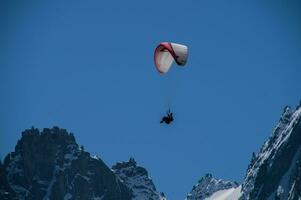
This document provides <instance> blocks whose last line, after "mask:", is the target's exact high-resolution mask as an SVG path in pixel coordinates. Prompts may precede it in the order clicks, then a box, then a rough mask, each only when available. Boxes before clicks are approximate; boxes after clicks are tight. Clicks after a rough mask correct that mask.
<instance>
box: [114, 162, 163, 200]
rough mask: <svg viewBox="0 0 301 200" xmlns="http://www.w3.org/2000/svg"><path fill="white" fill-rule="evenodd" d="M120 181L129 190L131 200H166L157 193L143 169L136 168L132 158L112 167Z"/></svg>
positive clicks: (161, 194)
mask: <svg viewBox="0 0 301 200" xmlns="http://www.w3.org/2000/svg"><path fill="white" fill-rule="evenodd" d="M112 169H113V171H114V173H115V174H116V175H117V176H118V177H119V178H120V180H121V181H122V182H123V183H124V184H125V185H127V186H128V188H131V190H132V192H133V200H150V199H151V200H166V198H165V196H164V194H163V193H160V192H157V190H156V187H155V185H154V183H153V181H152V179H151V178H150V177H149V176H148V172H147V171H146V169H145V168H143V167H141V166H137V163H136V161H135V160H134V158H130V160H129V161H128V162H120V163H117V164H116V165H114V166H113V167H112Z"/></svg>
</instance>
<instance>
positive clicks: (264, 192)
mask: <svg viewBox="0 0 301 200" xmlns="http://www.w3.org/2000/svg"><path fill="white" fill-rule="evenodd" d="M300 163H301V107H300V106H298V107H297V108H296V109H291V108H290V107H285V108H284V111H283V114H282V115H281V117H280V120H279V122H278V124H277V125H276V127H275V129H274V130H273V132H272V135H271V137H269V138H268V140H267V141H266V142H265V143H264V145H263V146H262V148H261V149H260V151H259V153H257V154H256V155H255V156H252V160H251V162H250V164H249V166H248V169H247V174H246V178H245V180H244V183H243V184H242V196H241V198H240V199H241V200H248V199H252V200H253V199H254V200H256V199H297V197H298V198H300V197H301V196H300V192H301V187H299V188H298V187H296V183H297V182H298V180H299V179H297V178H296V177H300V176H301V172H300V169H298V168H301V167H300V166H301V165H300ZM299 182H300V181H299ZM299 182H298V183H299ZM299 184H300V183H299ZM293 192H294V193H293ZM294 195H295V196H294Z"/></svg>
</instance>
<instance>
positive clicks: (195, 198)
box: [186, 173, 239, 200]
mask: <svg viewBox="0 0 301 200" xmlns="http://www.w3.org/2000/svg"><path fill="white" fill-rule="evenodd" d="M238 186H239V184H238V183H237V182H232V181H224V180H221V179H216V178H214V177H213V175H212V174H210V173H208V174H205V176H204V177H202V178H201V179H200V180H199V181H198V183H197V184H196V185H194V186H193V188H192V190H191V192H190V193H189V194H188V195H187V197H186V199H187V200H203V199H205V198H207V197H209V196H211V195H212V194H213V193H215V192H216V191H220V190H225V189H229V188H237V187H238Z"/></svg>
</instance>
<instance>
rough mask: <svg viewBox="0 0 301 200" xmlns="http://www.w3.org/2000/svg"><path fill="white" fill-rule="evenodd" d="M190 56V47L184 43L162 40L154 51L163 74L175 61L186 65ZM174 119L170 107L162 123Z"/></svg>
mask: <svg viewBox="0 0 301 200" xmlns="http://www.w3.org/2000/svg"><path fill="white" fill-rule="evenodd" d="M187 58H188V47H187V46H185V45H183V44H177V43H171V42H162V43H160V44H159V45H158V46H157V47H156V49H155V53H154V62H155V66H156V69H157V70H158V72H159V73H160V74H162V75H164V74H166V73H167V72H168V71H169V69H170V68H171V66H172V63H173V62H175V63H176V64H177V65H178V66H184V65H185V64H186V62H187ZM173 120H174V118H173V113H172V112H170V109H169V110H168V111H167V112H166V116H164V117H163V118H162V120H161V121H160V123H163V122H165V123H166V124H170V123H171V122H172V121H173Z"/></svg>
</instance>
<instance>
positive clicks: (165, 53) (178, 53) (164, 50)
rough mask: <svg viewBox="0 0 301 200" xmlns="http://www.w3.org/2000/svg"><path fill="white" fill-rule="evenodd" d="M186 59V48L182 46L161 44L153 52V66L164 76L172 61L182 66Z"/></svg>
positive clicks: (168, 43) (167, 43)
mask: <svg viewBox="0 0 301 200" xmlns="http://www.w3.org/2000/svg"><path fill="white" fill-rule="evenodd" d="M187 58H188V48H187V46H185V45H182V44H176V43H170V42H162V43H160V44H159V45H158V46H157V48H156V50H155V55H154V59H155V66H156V68H157V70H158V71H159V72H160V73H161V74H164V73H166V72H167V71H168V70H169V68H170V67H171V65H172V63H173V61H175V62H176V63H177V64H178V65H179V66H184V65H185V64H186V62H187Z"/></svg>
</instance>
